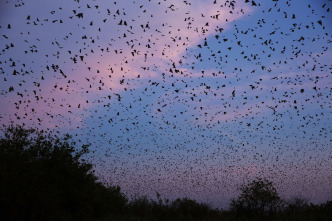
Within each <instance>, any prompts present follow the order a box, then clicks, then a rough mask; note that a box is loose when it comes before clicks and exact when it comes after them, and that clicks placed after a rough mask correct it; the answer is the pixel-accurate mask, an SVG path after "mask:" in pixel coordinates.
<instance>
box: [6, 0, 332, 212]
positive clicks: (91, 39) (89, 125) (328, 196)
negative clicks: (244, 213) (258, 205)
mask: <svg viewBox="0 0 332 221" xmlns="http://www.w3.org/2000/svg"><path fill="white" fill-rule="evenodd" d="M331 7H332V2H331V1H328V0H322V1H314V0H289V1H277V0H267V1H259V0H256V1H252V0H249V1H247V0H243V1H238V0H236V1H225V0H215V1H214V0H209V1H203V0H187V1H176V0H159V1H158V0H136V1H133V0H122V1H107V0H94V1H84V0H71V1H68V0H59V1H51V0H31V1H24V0H16V1H8V0H0V39H1V41H0V92H1V94H0V125H1V128H6V127H7V126H9V125H12V124H14V125H15V124H19V125H24V126H26V127H34V128H39V129H41V130H45V131H51V132H52V133H55V134H58V135H61V134H65V133H69V134H72V135H73V136H74V139H77V140H78V141H79V142H81V143H90V144H91V147H90V150H91V152H90V153H89V155H88V156H86V157H87V159H89V161H90V162H92V163H93V164H94V165H95V172H96V174H97V175H98V177H99V178H100V180H101V181H102V182H105V183H108V184H111V185H119V186H120V187H121V188H122V190H123V191H124V192H125V193H126V194H128V195H129V196H137V195H147V196H149V197H155V196H156V192H159V193H160V194H161V196H163V197H167V198H170V199H174V198H176V197H189V198H192V199H195V200H198V201H200V202H204V203H208V204H210V205H212V206H215V207H223V208H225V207H227V205H228V204H229V202H230V199H231V198H234V197H236V196H237V195H238V194H239V190H238V188H239V186H240V185H242V184H243V183H246V182H248V181H250V180H252V179H254V178H255V177H265V178H268V179H269V180H271V181H273V183H274V184H275V186H276V187H277V190H278V191H279V193H280V195H281V196H282V197H283V198H286V199H288V198H292V197H305V198H308V199H309V200H310V201H312V202H315V203H320V202H325V201H327V200H332V187H331V185H330V184H331V183H332V172H331V171H332V145H331V140H332V135H331V131H332V128H331V125H332V124H331V123H332V121H331V85H332V84H331V83H332V79H331V69H332V67H331V57H332V51H331V49H330V48H329V45H330V44H331V27H332V24H331V23H332V19H331V12H330V11H331Z"/></svg>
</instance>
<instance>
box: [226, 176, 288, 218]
mask: <svg viewBox="0 0 332 221" xmlns="http://www.w3.org/2000/svg"><path fill="white" fill-rule="evenodd" d="M240 190H241V191H242V193H241V194H240V196H239V197H238V198H237V199H233V200H232V201H231V210H232V211H234V212H235V213H237V214H239V215H246V216H262V215H267V214H272V213H275V212H277V211H278V209H279V206H280V202H281V200H280V197H279V195H278V193H277V190H276V188H275V187H274V186H273V184H272V182H270V181H268V180H266V179H261V178H257V179H256V180H253V181H252V182H250V183H248V184H246V185H242V186H241V188H240Z"/></svg>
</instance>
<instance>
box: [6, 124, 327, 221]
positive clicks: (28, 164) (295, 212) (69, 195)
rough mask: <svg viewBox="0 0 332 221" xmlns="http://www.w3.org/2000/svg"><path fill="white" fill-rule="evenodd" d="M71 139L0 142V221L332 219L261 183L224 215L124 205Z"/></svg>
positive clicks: (10, 132)
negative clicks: (287, 198) (288, 198)
mask: <svg viewBox="0 0 332 221" xmlns="http://www.w3.org/2000/svg"><path fill="white" fill-rule="evenodd" d="M76 146H77V145H76V143H75V142H73V141H72V138H71V137H70V136H68V135H67V136H64V137H62V138H58V137H57V136H53V135H51V134H50V133H44V132H42V131H38V130H33V129H28V130H27V129H24V128H22V127H19V126H17V127H9V128H6V129H5V131H4V133H3V136H2V137H1V138H0V219H1V220H102V221H106V220H110V221H112V220H301V221H302V220H326V221H327V220H331V218H332V202H331V201H328V202H326V203H324V204H321V205H314V204H310V203H309V202H308V200H305V199H301V198H294V199H293V200H291V201H289V202H283V201H282V200H281V199H280V197H279V195H278V193H277V191H276V189H275V187H274V186H273V184H272V183H271V182H269V181H268V180H266V179H256V180H254V181H252V182H250V183H248V184H247V185H243V186H242V187H241V190H242V193H241V194H240V196H239V197H238V198H237V199H234V200H233V201H232V203H231V209H230V210H229V211H219V210H216V209H212V208H210V207H209V206H208V205H206V204H203V203H198V202H196V201H195V200H192V199H188V198H183V199H180V198H178V199H176V200H174V201H172V202H170V201H169V200H168V199H164V200H163V199H161V197H160V195H159V194H158V193H157V200H152V199H148V198H147V197H138V198H135V199H133V200H131V201H128V200H127V198H126V196H125V195H124V194H123V193H121V190H120V188H119V187H113V186H110V187H105V186H104V185H103V184H101V183H99V182H97V177H96V176H95V175H94V174H93V173H92V172H93V171H92V165H91V164H89V163H87V162H85V161H84V160H83V158H82V156H83V155H84V154H85V153H87V152H88V145H83V146H82V147H81V148H77V147H76Z"/></svg>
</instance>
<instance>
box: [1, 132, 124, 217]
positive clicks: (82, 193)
mask: <svg viewBox="0 0 332 221" xmlns="http://www.w3.org/2000/svg"><path fill="white" fill-rule="evenodd" d="M88 147H89V146H88V145H83V146H82V147H81V148H77V147H76V143H75V142H74V141H72V138H71V137H70V136H69V135H65V136H64V137H62V138H58V137H57V136H53V135H51V134H50V133H45V132H43V131H38V130H34V129H24V128H23V127H20V126H17V127H13V126H11V127H8V128H6V129H5V130H4V133H3V136H2V137H1V139H0V217H1V218H3V220H91V219H92V218H94V217H101V216H102V215H105V214H107V213H112V212H121V211H122V210H123V208H124V207H125V205H126V202H127V199H126V198H125V196H124V195H123V194H122V193H121V192H120V188H118V187H109V188H107V187H105V186H103V185H102V184H101V183H98V182H97V177H96V176H95V175H94V174H93V173H92V171H91V169H92V165H91V164H89V163H87V162H85V161H84V160H83V159H82V156H83V155H84V154H85V153H87V152H88Z"/></svg>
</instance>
